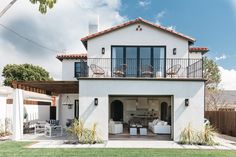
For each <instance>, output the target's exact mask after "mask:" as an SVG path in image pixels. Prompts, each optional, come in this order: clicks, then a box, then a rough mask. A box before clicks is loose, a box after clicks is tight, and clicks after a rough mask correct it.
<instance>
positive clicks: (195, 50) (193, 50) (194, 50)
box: [189, 47, 209, 52]
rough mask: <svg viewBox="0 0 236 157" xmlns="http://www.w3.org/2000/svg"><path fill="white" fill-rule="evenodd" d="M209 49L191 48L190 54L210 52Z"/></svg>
mask: <svg viewBox="0 0 236 157" xmlns="http://www.w3.org/2000/svg"><path fill="white" fill-rule="evenodd" d="M208 51H209V49H208V48H207V47H190V48H189V52H208Z"/></svg>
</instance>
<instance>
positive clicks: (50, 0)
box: [30, 0, 57, 14]
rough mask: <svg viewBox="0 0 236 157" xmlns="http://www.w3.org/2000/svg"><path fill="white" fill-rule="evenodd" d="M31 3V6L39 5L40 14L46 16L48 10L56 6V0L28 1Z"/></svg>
mask: <svg viewBox="0 0 236 157" xmlns="http://www.w3.org/2000/svg"><path fill="white" fill-rule="evenodd" d="M30 2H31V3H33V4H38V3H39V11H40V12H41V13H42V14H46V13H47V10H48V8H49V9H51V8H53V7H54V5H55V4H56V2H57V0H30Z"/></svg>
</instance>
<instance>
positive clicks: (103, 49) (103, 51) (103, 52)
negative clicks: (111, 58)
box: [102, 47, 105, 55]
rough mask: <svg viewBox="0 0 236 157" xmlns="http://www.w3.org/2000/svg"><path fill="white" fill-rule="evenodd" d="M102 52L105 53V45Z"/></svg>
mask: <svg viewBox="0 0 236 157" xmlns="http://www.w3.org/2000/svg"><path fill="white" fill-rule="evenodd" d="M102 54H103V55H104V54H105V47H103V48H102Z"/></svg>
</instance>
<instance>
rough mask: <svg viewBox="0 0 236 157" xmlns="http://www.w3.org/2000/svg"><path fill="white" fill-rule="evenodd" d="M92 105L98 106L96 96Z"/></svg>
mask: <svg viewBox="0 0 236 157" xmlns="http://www.w3.org/2000/svg"><path fill="white" fill-rule="evenodd" d="M94 105H95V106H98V98H94Z"/></svg>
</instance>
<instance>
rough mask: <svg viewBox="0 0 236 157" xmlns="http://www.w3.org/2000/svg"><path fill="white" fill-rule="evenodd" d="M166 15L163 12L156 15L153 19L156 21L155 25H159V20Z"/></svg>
mask: <svg viewBox="0 0 236 157" xmlns="http://www.w3.org/2000/svg"><path fill="white" fill-rule="evenodd" d="M165 14H166V12H165V11H161V12H159V13H157V15H156V17H155V19H156V24H159V25H160V24H161V22H160V20H161V19H162V18H163V17H164V15H165Z"/></svg>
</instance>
